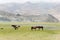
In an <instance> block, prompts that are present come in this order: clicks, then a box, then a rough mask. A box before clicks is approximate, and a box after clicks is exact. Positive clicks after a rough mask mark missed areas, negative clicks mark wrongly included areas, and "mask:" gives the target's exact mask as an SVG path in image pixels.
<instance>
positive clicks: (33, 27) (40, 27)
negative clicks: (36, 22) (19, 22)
mask: <svg viewBox="0 0 60 40" xmlns="http://www.w3.org/2000/svg"><path fill="white" fill-rule="evenodd" d="M37 28H38V29H39V30H40V29H42V30H43V26H32V27H31V30H33V29H35V30H36V29H37Z"/></svg>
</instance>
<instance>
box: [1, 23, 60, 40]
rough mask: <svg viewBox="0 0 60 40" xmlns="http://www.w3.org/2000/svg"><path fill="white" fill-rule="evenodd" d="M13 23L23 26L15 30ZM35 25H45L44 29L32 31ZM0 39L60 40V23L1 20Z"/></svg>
mask: <svg viewBox="0 0 60 40" xmlns="http://www.w3.org/2000/svg"><path fill="white" fill-rule="evenodd" d="M12 24H17V25H20V26H21V27H20V28H19V29H18V30H14V29H13V27H11V25H12ZM35 25H42V26H44V30H43V31H42V30H36V31H35V30H33V31H32V30H31V26H35ZM1 28H3V29H1ZM0 40H60V23H45V22H0Z"/></svg>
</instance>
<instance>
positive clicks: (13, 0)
mask: <svg viewBox="0 0 60 40" xmlns="http://www.w3.org/2000/svg"><path fill="white" fill-rule="evenodd" d="M27 1H30V2H33V3H36V2H52V3H53V2H54V3H59V2H60V0H0V3H9V2H18V3H25V2H27Z"/></svg>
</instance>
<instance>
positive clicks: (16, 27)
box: [11, 25, 20, 30]
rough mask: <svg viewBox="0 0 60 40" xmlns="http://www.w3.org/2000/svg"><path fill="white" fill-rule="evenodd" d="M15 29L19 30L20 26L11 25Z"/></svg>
mask: <svg viewBox="0 0 60 40" xmlns="http://www.w3.org/2000/svg"><path fill="white" fill-rule="evenodd" d="M11 26H12V27H13V28H14V29H15V30H17V29H18V28H19V27H20V26H19V25H11Z"/></svg>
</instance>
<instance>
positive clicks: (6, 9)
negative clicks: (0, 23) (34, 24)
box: [0, 2, 60, 22]
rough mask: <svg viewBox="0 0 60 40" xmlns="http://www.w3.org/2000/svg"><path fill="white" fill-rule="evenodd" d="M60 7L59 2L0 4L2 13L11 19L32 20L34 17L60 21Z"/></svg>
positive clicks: (38, 19) (37, 19) (45, 20)
mask: <svg viewBox="0 0 60 40" xmlns="http://www.w3.org/2000/svg"><path fill="white" fill-rule="evenodd" d="M59 9H60V4H59V3H57V4H56V3H30V2H27V3H24V4H20V3H6V4H0V15H3V17H7V18H8V19H9V20H11V21H21V20H23V21H24V20H25V21H26V20H27V21H28V20H30V21H32V19H33V21H34V20H36V21H40V22H58V21H60V11H59ZM1 11H2V13H1ZM16 14H20V15H19V16H17V15H16ZM47 15H48V16H47ZM49 18H50V19H49Z"/></svg>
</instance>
